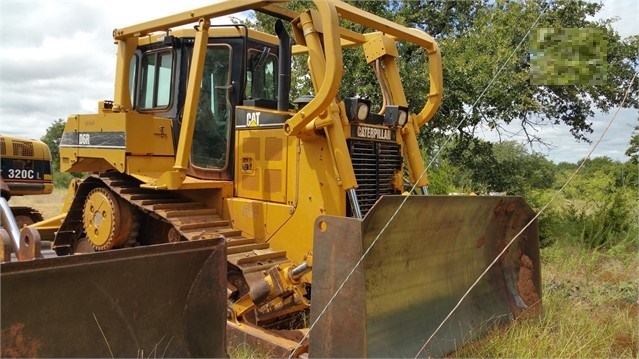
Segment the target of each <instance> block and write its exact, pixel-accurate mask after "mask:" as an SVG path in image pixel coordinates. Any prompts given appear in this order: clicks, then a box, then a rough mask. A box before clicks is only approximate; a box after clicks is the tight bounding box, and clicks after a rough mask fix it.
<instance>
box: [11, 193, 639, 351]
mask: <svg viewBox="0 0 639 359" xmlns="http://www.w3.org/2000/svg"><path fill="white" fill-rule="evenodd" d="M65 194H66V190H59V189H57V190H55V191H54V193H53V194H51V195H41V196H24V197H14V198H12V199H11V202H10V203H11V204H12V205H16V206H17V205H21V206H31V207H34V208H36V209H38V210H39V211H40V212H42V213H43V215H44V217H45V218H49V217H51V216H55V215H57V214H59V213H60V209H61V207H62V204H63V202H64V196H65ZM638 250H639V241H637V240H635V241H625V242H624V245H620V246H617V247H613V248H611V249H608V250H605V251H601V250H600V251H595V250H589V249H584V248H582V247H580V246H577V245H574V244H572V245H570V244H562V243H555V244H553V245H551V246H549V247H546V248H544V249H542V252H541V256H542V265H543V267H542V278H543V307H544V314H543V316H542V317H541V318H533V319H524V320H520V321H518V322H516V323H514V324H513V325H510V326H508V327H506V328H502V329H497V330H496V331H495V332H493V333H492V334H491V335H489V336H487V337H485V338H483V339H481V340H479V341H477V342H474V343H471V344H469V345H466V346H465V347H464V348H462V349H461V350H460V351H458V352H456V353H454V354H453V355H452V357H459V358H461V357H483V358H487V357H508V358H539V357H545V358H603V357H614V358H637V357H639V302H638V298H639V289H638V281H639V256H638ZM237 349H238V348H236V350H235V351H232V352H230V353H229V354H230V355H231V357H242V358H257V357H263V356H260V355H259V353H258V352H256V351H252V350H250V349H249V348H244V350H237Z"/></svg>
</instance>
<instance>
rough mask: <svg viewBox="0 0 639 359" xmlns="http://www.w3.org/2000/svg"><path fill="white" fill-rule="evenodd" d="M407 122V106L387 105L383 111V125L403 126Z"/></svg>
mask: <svg viewBox="0 0 639 359" xmlns="http://www.w3.org/2000/svg"><path fill="white" fill-rule="evenodd" d="M407 122H408V107H405V106H396V105H387V106H386V111H385V112H384V125H386V126H394V127H404V126H405V125H406V123H407Z"/></svg>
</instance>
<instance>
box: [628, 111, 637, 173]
mask: <svg viewBox="0 0 639 359" xmlns="http://www.w3.org/2000/svg"><path fill="white" fill-rule="evenodd" d="M638 120H639V118H638ZM626 156H628V157H630V161H631V162H632V163H634V164H637V163H639V125H637V126H635V129H634V131H633V132H632V137H631V138H630V146H629V147H628V149H627V150H626Z"/></svg>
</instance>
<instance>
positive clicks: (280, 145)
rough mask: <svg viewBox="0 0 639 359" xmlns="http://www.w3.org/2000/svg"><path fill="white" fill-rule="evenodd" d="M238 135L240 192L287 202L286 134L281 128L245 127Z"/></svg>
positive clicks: (243, 194)
mask: <svg viewBox="0 0 639 359" xmlns="http://www.w3.org/2000/svg"><path fill="white" fill-rule="evenodd" d="M236 138H237V146H236V148H237V152H236V158H237V161H236V166H235V170H236V173H237V176H236V177H237V178H238V183H237V187H236V188H237V195H238V196H239V197H245V198H251V199H258V200H265V201H275V202H281V203H284V202H286V180H287V176H286V175H284V174H285V173H286V168H287V163H286V161H283V159H285V158H286V157H285V156H286V155H285V154H286V151H287V147H286V146H287V145H288V137H287V136H286V134H285V133H284V132H283V131H282V129H280V128H271V129H244V130H239V131H237V132H236Z"/></svg>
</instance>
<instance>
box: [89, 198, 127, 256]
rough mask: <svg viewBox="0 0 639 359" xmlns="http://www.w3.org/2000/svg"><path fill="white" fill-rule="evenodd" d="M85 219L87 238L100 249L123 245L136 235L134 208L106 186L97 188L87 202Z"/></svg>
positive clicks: (94, 246) (96, 248)
mask: <svg viewBox="0 0 639 359" xmlns="http://www.w3.org/2000/svg"><path fill="white" fill-rule="evenodd" d="M82 222H83V225H84V231H85V234H86V237H87V239H88V240H89V242H90V243H91V245H92V246H93V248H95V250H97V251H104V250H109V249H112V248H117V247H122V246H124V245H125V244H127V242H129V243H130V242H132V239H133V240H134V238H131V236H135V235H137V227H138V223H137V222H136V218H135V214H134V209H133V208H132V207H131V205H130V204H129V203H127V202H126V201H124V200H123V199H120V198H119V197H118V196H117V195H115V194H114V193H113V192H111V191H110V190H109V189H107V188H103V187H99V188H94V189H93V190H91V192H89V194H88V195H87V197H86V200H85V202H84V209H83V213H82Z"/></svg>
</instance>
